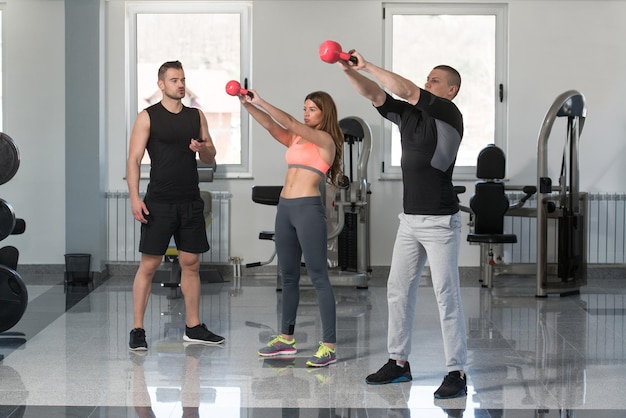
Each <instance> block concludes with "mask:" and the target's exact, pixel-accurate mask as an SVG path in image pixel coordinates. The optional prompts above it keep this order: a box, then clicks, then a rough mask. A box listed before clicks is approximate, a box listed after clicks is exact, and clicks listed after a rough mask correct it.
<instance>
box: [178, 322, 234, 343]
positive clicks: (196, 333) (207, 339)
mask: <svg viewBox="0 0 626 418" xmlns="http://www.w3.org/2000/svg"><path fill="white" fill-rule="evenodd" d="M183 340H185V341H187V342H190V343H199V344H209V345H215V344H221V343H223V342H224V337H220V336H219V335H216V334H213V333H212V332H211V331H209V330H208V329H207V327H206V325H204V324H200V325H196V326H195V327H191V328H189V327H188V326H185V335H184V336H183Z"/></svg>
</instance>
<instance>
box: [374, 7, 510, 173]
mask: <svg viewBox="0 0 626 418" xmlns="http://www.w3.org/2000/svg"><path fill="white" fill-rule="evenodd" d="M505 15H506V6H505V5H499V4H493V5H472V4H404V5H402V4H391V3H388V4H385V5H384V14H383V16H384V31H385V32H384V33H385V57H384V66H385V68H387V69H389V70H391V71H393V72H395V73H397V74H400V75H402V76H404V77H406V78H408V79H410V80H412V81H413V82H415V83H416V84H417V85H419V86H420V87H423V86H424V84H425V81H426V76H427V75H428V73H430V71H431V70H432V68H433V67H435V66H437V65H439V64H446V65H450V66H452V67H454V68H456V69H457V70H458V71H459V73H460V74H461V79H462V81H461V90H460V92H459V94H458V96H457V97H456V98H455V99H454V102H455V103H456V105H457V106H458V107H459V109H460V111H461V113H462V114H463V119H464V125H465V132H464V136H463V141H462V142H461V147H460V149H459V153H458V156H457V161H456V166H455V169H454V177H455V178H457V179H464V178H468V179H469V178H471V179H473V178H474V177H475V165H476V158H477V157H478V153H479V151H480V150H481V149H482V148H484V147H485V146H486V145H487V144H496V145H498V146H499V147H501V148H502V149H503V150H504V151H505V152H506V126H505V122H506V121H505V116H506V103H505V102H504V97H503V93H504V85H505V84H504V78H505V74H506V62H507V59H506V50H505V45H506V31H505V28H504V24H505V22H504V21H505ZM400 154H401V149H400V133H399V131H398V129H397V127H396V126H395V125H393V124H392V123H391V122H389V121H387V120H384V122H383V170H382V177H383V178H392V179H393V178H400Z"/></svg>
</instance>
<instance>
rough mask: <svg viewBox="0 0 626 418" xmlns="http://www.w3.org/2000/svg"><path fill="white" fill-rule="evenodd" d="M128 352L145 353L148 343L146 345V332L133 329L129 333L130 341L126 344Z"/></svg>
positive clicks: (140, 329)
mask: <svg viewBox="0 0 626 418" xmlns="http://www.w3.org/2000/svg"><path fill="white" fill-rule="evenodd" d="M128 349H129V350H130V351H146V350H147V349H148V343H146V331H145V330H144V329H142V328H134V329H132V330H131V331H130V341H129V342H128Z"/></svg>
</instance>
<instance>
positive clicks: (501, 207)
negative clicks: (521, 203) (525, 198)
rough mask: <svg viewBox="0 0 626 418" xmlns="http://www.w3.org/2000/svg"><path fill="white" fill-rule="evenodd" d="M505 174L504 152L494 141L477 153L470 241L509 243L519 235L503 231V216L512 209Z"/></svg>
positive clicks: (514, 241) (471, 205)
mask: <svg viewBox="0 0 626 418" xmlns="http://www.w3.org/2000/svg"><path fill="white" fill-rule="evenodd" d="M504 176H505V156H504V152H503V151H502V150H501V149H500V148H498V147H496V146H495V145H493V144H489V145H488V146H487V147H485V148H483V149H482V150H481V151H480V153H479V154H478V162H477V165H476V177H478V178H479V179H481V180H480V181H477V182H476V185H475V190H474V194H473V195H472V197H471V198H470V208H471V210H472V216H473V223H474V231H473V232H472V233H470V234H468V236H467V240H468V241H469V242H476V243H501V244H510V243H516V242H517V236H516V235H514V234H505V233H504V215H505V214H506V212H507V211H508V210H509V199H508V198H507V196H506V193H505V190H504V183H503V182H502V179H503V178H504Z"/></svg>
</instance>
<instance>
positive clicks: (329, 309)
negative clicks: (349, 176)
mask: <svg viewBox="0 0 626 418" xmlns="http://www.w3.org/2000/svg"><path fill="white" fill-rule="evenodd" d="M274 231H275V237H274V239H275V241H276V253H277V255H278V264H279V266H280V272H281V275H282V284H283V297H282V304H283V306H282V308H283V318H282V322H281V333H282V334H288V335H290V334H293V329H294V326H295V324H296V313H297V311H298V304H299V302H300V263H301V261H302V257H303V256H304V262H305V264H306V268H307V272H308V274H309V276H310V277H311V282H312V283H313V286H314V287H315V290H316V292H317V301H318V304H319V309H320V315H321V318H322V333H323V336H322V338H323V342H326V343H333V344H334V343H335V342H336V340H337V336H336V325H337V324H336V321H337V318H336V317H337V313H336V307H335V293H334V292H333V288H332V286H331V284H330V280H329V279H328V264H327V263H328V260H327V253H328V249H327V248H328V247H327V245H328V242H327V237H328V230H327V225H326V210H325V208H324V204H323V203H322V198H321V197H320V196H312V197H301V198H297V199H285V198H282V197H281V198H280V200H279V202H278V211H277V213H276V225H275V230H274Z"/></svg>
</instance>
